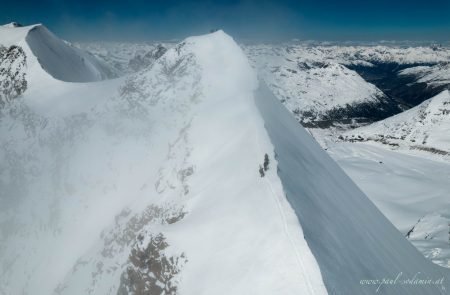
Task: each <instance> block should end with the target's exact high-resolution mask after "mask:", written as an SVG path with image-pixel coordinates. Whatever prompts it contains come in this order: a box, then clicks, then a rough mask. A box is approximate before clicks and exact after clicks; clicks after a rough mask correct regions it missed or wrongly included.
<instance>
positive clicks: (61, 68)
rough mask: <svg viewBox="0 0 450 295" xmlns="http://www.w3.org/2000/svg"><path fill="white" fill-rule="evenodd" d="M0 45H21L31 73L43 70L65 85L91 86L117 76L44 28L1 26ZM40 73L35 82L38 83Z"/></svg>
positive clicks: (85, 53)
mask: <svg viewBox="0 0 450 295" xmlns="http://www.w3.org/2000/svg"><path fill="white" fill-rule="evenodd" d="M0 44H1V45H4V46H11V45H19V46H21V47H22V48H23V49H24V50H25V52H26V53H27V57H28V63H29V64H30V65H29V67H30V68H32V69H34V70H33V71H32V72H36V73H39V72H40V71H39V70H40V68H42V69H44V70H45V71H46V72H47V73H48V74H50V75H51V76H52V77H53V78H55V79H58V80H62V81H66V82H91V81H100V80H104V79H106V78H111V77H113V76H114V73H113V72H112V71H111V70H110V69H109V68H108V67H107V66H106V65H105V64H103V63H101V62H100V61H98V60H97V59H96V58H95V57H94V56H92V55H90V54H89V53H87V52H84V51H83V50H80V49H78V48H76V47H74V46H72V45H70V44H69V43H67V42H64V41H62V40H60V39H58V38H57V37H56V36H55V35H53V34H52V33H51V32H50V31H49V30H48V29H47V28H46V27H44V26H43V25H32V26H27V27H15V26H10V25H5V26H0ZM39 75H42V73H39V74H38V75H37V76H38V77H36V79H39Z"/></svg>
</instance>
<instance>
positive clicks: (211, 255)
mask: <svg viewBox="0 0 450 295" xmlns="http://www.w3.org/2000/svg"><path fill="white" fill-rule="evenodd" d="M55 83H56V85H57V87H55V88H53V89H52V91H49V92H46V97H41V96H42V93H43V90H41V91H37V90H36V89H35V90H36V91H33V92H31V91H30V92H28V94H26V95H25V97H23V99H19V100H16V101H15V102H14V103H13V104H12V105H10V106H8V107H7V108H5V109H4V110H2V113H1V117H0V120H1V124H0V133H1V137H0V138H1V139H0V161H1V162H2V163H5V165H3V166H2V167H1V169H0V186H1V190H0V191H1V195H0V196H1V197H0V200H1V206H0V208H1V214H0V228H1V231H0V233H1V235H0V265H1V268H0V293H5V294H21V293H25V294H52V293H53V294H128V293H133V292H136V293H139V292H143V291H145V292H154V293H155V294H161V293H162V292H163V290H165V292H166V293H170V294H174V293H176V294H178V293H179V294H196V295H197V294H252V293H253V294H279V293H282V294H326V290H325V287H324V285H323V282H322V277H321V274H320V270H319V267H318V265H317V263H316V261H315V258H314V257H313V255H312V253H311V251H310V250H309V248H308V246H307V244H306V241H305V240H304V238H303V233H302V228H301V226H300V225H299V223H298V220H297V218H296V216H295V214H294V211H293V210H292V209H291V207H290V206H289V204H288V202H287V200H286V199H285V196H284V192H283V188H282V185H281V182H280V180H279V178H278V176H277V174H276V171H277V170H276V160H275V159H274V156H273V146H272V144H271V142H270V140H269V138H268V136H267V133H266V131H265V129H264V122H263V120H262V119H261V116H260V114H259V111H258V110H257V108H256V106H255V104H254V100H253V91H254V89H255V88H256V86H257V81H256V78H255V74H254V72H253V70H252V69H251V67H250V65H249V63H248V61H247V59H246V57H245V55H244V54H243V53H242V51H241V50H240V48H239V47H238V46H237V45H236V44H235V43H234V42H233V40H232V39H231V38H230V37H228V36H227V35H225V34H224V33H223V32H221V31H219V32H216V33H214V34H211V35H207V36H202V37H195V38H188V39H187V40H185V41H184V42H182V43H181V44H179V45H177V46H176V47H175V48H173V49H171V50H169V51H168V52H167V53H166V54H165V55H164V56H163V57H161V58H160V59H158V60H157V62H155V63H154V64H153V65H152V67H151V68H149V69H146V70H144V71H142V72H140V73H138V74H136V75H133V76H129V77H127V78H125V79H121V80H113V81H108V82H99V83H90V84H79V85H72V84H70V83H62V82H58V81H55ZM118 88H119V91H117V89H118ZM113 89H116V90H113ZM266 153H267V154H268V155H269V158H270V165H269V170H268V171H266V176H265V177H264V178H261V177H260V175H259V172H258V168H259V165H260V164H262V162H263V159H264V154H266Z"/></svg>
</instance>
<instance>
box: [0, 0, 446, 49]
mask: <svg viewBox="0 0 450 295" xmlns="http://www.w3.org/2000/svg"><path fill="white" fill-rule="evenodd" d="M0 1H1V3H0V8H1V9H0V22H1V23H7V22H11V21H18V22H21V23H24V24H32V23H43V24H45V25H46V26H47V27H49V28H50V30H52V31H53V32H55V33H56V34H57V35H59V36H60V37H63V38H66V39H68V40H130V41H131V40H151V39H171V38H183V37H185V36H188V35H193V34H202V33H205V32H208V31H209V30H210V29H212V28H222V29H224V30H225V31H226V32H228V33H229V34H231V35H233V36H234V37H236V38H238V39H255V40H261V39H262V40H285V39H291V38H299V39H314V40H332V41H345V40H353V41H355V40H356V41H358V40H361V41H366V40H370V41H376V40H437V41H444V40H445V41H448V40H450V0H427V1H423V0H408V1H406V0H389V1H388V0H377V1H372V0H359V1H358V0H298V1H293V0H279V1H268V0H259V1H256V0H219V1H210V0H209V1H208V0H204V1H188V0H185V1H182V0H165V1H164V0H153V1H143V0H136V1H125V0H122V1H117V0H109V1H107V0H98V1H94V0H69V1H57V0H44V1H30V0H22V1H11V0H0Z"/></svg>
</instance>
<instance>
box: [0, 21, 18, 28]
mask: <svg viewBox="0 0 450 295" xmlns="http://www.w3.org/2000/svg"><path fill="white" fill-rule="evenodd" d="M0 27H5V28H19V27H23V25H22V24H20V23H17V22H11V23H9V24H5V25H1V26H0Z"/></svg>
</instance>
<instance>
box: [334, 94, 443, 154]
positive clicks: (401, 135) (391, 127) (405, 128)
mask: <svg viewBox="0 0 450 295" xmlns="http://www.w3.org/2000/svg"><path fill="white" fill-rule="evenodd" d="M449 130H450V92H449V90H445V91H443V92H442V93H440V94H439V95H437V96H435V97H433V98H430V99H429V100H427V101H425V102H423V103H422V104H420V105H418V106H416V107H414V108H412V109H409V110H407V111H405V112H403V113H400V114H398V115H396V116H393V117H391V118H388V119H385V120H382V121H379V122H376V123H373V124H371V125H368V126H364V127H360V128H356V129H354V130H351V131H348V132H346V133H344V134H343V135H342V137H341V138H342V139H343V140H348V141H373V142H378V143H382V144H385V145H386V146H389V147H391V148H393V149H411V150H419V151H425V152H430V153H434V154H437V155H440V156H443V157H444V158H448V156H449V155H450V134H449V132H448V131H449Z"/></svg>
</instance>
